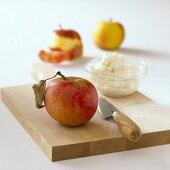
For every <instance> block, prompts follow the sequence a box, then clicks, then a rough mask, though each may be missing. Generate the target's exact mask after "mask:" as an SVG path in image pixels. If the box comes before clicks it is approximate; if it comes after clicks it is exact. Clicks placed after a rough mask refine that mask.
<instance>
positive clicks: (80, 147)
mask: <svg viewBox="0 0 170 170" xmlns="http://www.w3.org/2000/svg"><path fill="white" fill-rule="evenodd" d="M158 138H159V140H158ZM169 143H170V130H166V131H160V132H153V133H145V134H143V136H142V138H141V139H140V140H139V141H136V142H132V141H129V140H127V139H125V138H124V137H120V138H112V139H105V140H99V141H92V142H85V143H78V144H73V145H67V146H56V147H52V161H61V160H67V159H74V158H81V157H86V156H95V155H101V154H107V153H114V152H120V151H126V150H132V149H140V148H146V147H152V146H158V145H165V144H169ZM61 153H62V154H61Z"/></svg>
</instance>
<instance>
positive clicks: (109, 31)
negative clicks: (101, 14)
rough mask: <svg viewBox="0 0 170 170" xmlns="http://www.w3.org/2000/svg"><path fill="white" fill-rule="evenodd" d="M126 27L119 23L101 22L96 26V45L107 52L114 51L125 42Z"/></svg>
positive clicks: (94, 35)
mask: <svg viewBox="0 0 170 170" xmlns="http://www.w3.org/2000/svg"><path fill="white" fill-rule="evenodd" d="M124 36H125V31H124V27H123V25H122V24H120V23H119V22H113V21H112V20H109V21H100V22H98V23H97V24H96V26H95V29H94V33H93V39H94V42H95V44H96V45H97V46H98V47H99V48H101V49H105V50H114V49H116V48H118V47H119V46H120V45H121V43H122V42H123V39H124Z"/></svg>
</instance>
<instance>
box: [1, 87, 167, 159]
mask: <svg viewBox="0 0 170 170" xmlns="http://www.w3.org/2000/svg"><path fill="white" fill-rule="evenodd" d="M31 87H32V85H22V86H17V87H9V88H3V89H1V99H2V101H3V102H4V103H5V105H6V106H7V107H8V108H9V110H10V111H11V112H12V113H13V115H14V116H15V117H16V119H17V120H18V121H19V122H20V124H21V125H22V126H23V127H24V128H25V129H26V130H27V132H28V133H29V134H30V135H31V137H32V138H33V139H34V141H35V142H36V143H37V144H38V145H39V146H40V148H41V149H42V150H43V152H44V153H45V154H46V155H47V157H48V158H49V159H50V160H51V161H57V160H65V159H71V158H78V157H84V156H91V155H99V154H105V153H111V152H118V151H124V150H129V149H136V148H144V147H149V146H155V145H162V144H168V143H170V110H168V109H167V108H164V107H162V106H160V105H158V104H156V103H155V102H153V101H152V100H150V99H149V98H148V97H146V96H144V95H143V94H141V93H139V92H136V93H134V94H132V95H130V96H127V97H123V98H106V99H108V100H109V101H110V102H111V103H112V104H114V105H115V106H116V107H117V108H118V109H119V110H120V111H121V112H123V113H125V114H127V115H128V116H129V117H130V118H131V119H133V120H134V121H135V122H136V123H137V124H138V125H139V126H140V128H141V130H142V138H141V139H140V140H138V141H137V142H131V141H128V140H126V139H125V138H124V137H123V136H122V134H121V132H120V131H119V129H118V128H117V126H116V125H115V124H114V123H113V122H112V121H107V120H104V119H102V118H101V116H100V115H99V113H96V114H95V116H94V117H93V119H92V120H91V121H90V122H89V123H87V124H86V125H84V126H79V127H66V126H62V125H61V124H59V123H57V122H56V121H55V120H54V119H52V118H51V117H50V116H49V115H48V113H47V112H46V110H45V109H44V108H43V109H40V110H38V109H36V108H35V103H34V96H33V90H32V88H31ZM99 95H100V94H99Z"/></svg>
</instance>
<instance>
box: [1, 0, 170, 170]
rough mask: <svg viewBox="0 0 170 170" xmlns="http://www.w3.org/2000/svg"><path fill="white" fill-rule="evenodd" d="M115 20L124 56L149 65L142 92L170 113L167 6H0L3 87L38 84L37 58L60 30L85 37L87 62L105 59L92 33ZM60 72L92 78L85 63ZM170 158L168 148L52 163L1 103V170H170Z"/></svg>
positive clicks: (109, 2)
mask: <svg viewBox="0 0 170 170" xmlns="http://www.w3.org/2000/svg"><path fill="white" fill-rule="evenodd" d="M110 17H112V18H113V20H115V21H121V22H122V23H123V25H124V26H125V29H126V38H125V41H124V43H123V45H122V49H121V51H120V52H121V54H123V55H124V56H130V57H134V58H135V59H136V58H139V59H141V60H145V61H146V63H147V64H148V65H149V67H150V70H149V74H148V75H147V77H146V78H145V79H144V80H143V81H142V84H141V87H140V88H139V90H140V91H141V92H143V93H144V94H146V95H147V96H149V97H150V98H152V99H153V100H155V101H156V102H158V103H160V104H162V105H165V106H168V107H170V100H169V95H170V75H169V74H170V1H168V0H167V1H165V0H163V1H161V0H157V1H149V0H148V1H146V0H145V1H136V0H129V1H125V0H118V1H114V0H104V1H103V0H101V1H100V0H93V1H90V0H86V1H80V0H68V1H66V0H60V1H59V0H58V1H57V0H44V1H43V0H42V1H40V0H36V1H33V0H29V1H26V0H25V1H24V0H23V1H21V0H14V1H10V0H4V1H3V0H1V1H0V79H1V80H0V87H6V86H13V85H19V84H26V83H30V82H33V80H32V78H31V76H30V72H31V66H32V63H34V62H37V61H39V60H38V57H37V53H38V52H39V50H40V49H42V48H47V45H48V43H47V42H48V41H47V40H48V38H49V35H50V33H51V31H52V30H53V29H55V28H57V27H58V24H62V25H63V27H64V28H74V29H76V30H78V31H79V32H80V34H81V36H82V39H83V42H84V56H86V57H87V56H88V57H94V56H99V57H100V56H101V55H102V54H103V51H102V50H99V49H98V48H96V47H95V45H94V44H93V41H92V31H93V27H94V25H95V23H96V22H97V21H99V20H106V19H108V18H110ZM56 69H59V70H61V71H62V72H63V73H65V74H66V75H76V76H85V77H86V76H87V73H86V72H85V70H84V63H81V64H80V63H79V64H78V63H77V64H74V65H73V66H63V67H58V68H56ZM16 102H17V101H16ZM169 155H170V145H164V146H157V147H150V148H145V149H137V150H132V151H125V152H119V153H112V154H106V155H100V156H92V157H86V158H79V159H73V160H66V161H60V162H54V163H52V162H50V161H49V160H48V159H47V158H46V156H45V155H44V154H43V153H42V151H41V150H40V149H39V147H38V146H37V145H36V144H35V143H34V141H33V140H32V139H31V137H30V136H29V135H28V134H27V133H26V131H25V130H24V129H23V128H22V127H21V126H20V124H19V123H18V122H17V121H16V120H15V118H14V117H13V116H12V114H11V113H10V112H9V111H8V109H7V108H6V107H5V106H4V105H3V104H2V102H0V170H23V169H24V170H53V169H55V170H56V169H60V170H66V169H67V170H68V169H69V170H71V169H74V170H83V169H84V170H87V169H92V170H95V169H96V170H104V169H107V170H109V169H110V170H111V169H116V170H119V169H120V170H121V169H126V170H127V169H128V170H131V169H137V170H140V169H141V170H143V169H145V170H147V169H154V170H158V169H167V170H169V169H170V161H169Z"/></svg>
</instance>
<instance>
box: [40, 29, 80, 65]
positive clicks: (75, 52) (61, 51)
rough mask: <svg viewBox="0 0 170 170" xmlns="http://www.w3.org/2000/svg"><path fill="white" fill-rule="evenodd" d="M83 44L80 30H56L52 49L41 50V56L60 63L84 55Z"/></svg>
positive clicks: (51, 44)
mask: <svg viewBox="0 0 170 170" xmlns="http://www.w3.org/2000/svg"><path fill="white" fill-rule="evenodd" d="M82 53H83V44H82V41H81V38H80V35H79V34H78V32H76V31H74V30H69V29H68V30H67V29H59V30H55V31H54V32H53V35H52V40H51V43H50V51H49V52H47V51H44V50H41V51H40V53H39V57H40V59H41V60H43V61H45V62H49V63H60V62H62V61H66V60H69V61H70V60H74V59H76V58H80V57H82Z"/></svg>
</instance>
